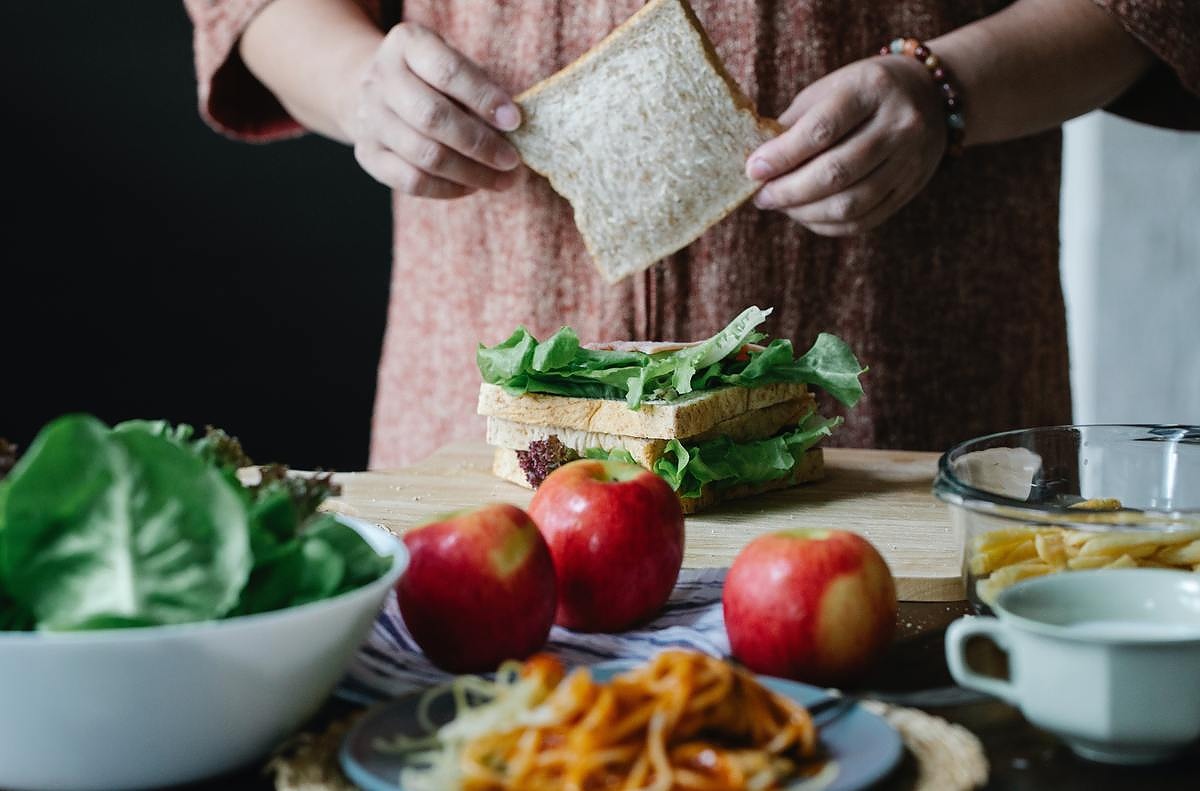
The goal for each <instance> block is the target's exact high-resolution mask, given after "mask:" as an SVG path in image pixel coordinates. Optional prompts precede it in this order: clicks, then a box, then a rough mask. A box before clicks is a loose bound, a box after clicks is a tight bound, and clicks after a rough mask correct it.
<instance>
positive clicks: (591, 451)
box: [583, 448, 637, 464]
mask: <svg viewBox="0 0 1200 791" xmlns="http://www.w3.org/2000/svg"><path fill="white" fill-rule="evenodd" d="M583 457H584V458H585V459H599V460H601V461H623V462H625V463H626V464H637V461H636V460H635V459H634V458H633V454H631V453H630V452H629V451H627V450H625V449H624V448H613V449H612V450H605V449H604V448H588V449H587V450H585V451H584V452H583Z"/></svg>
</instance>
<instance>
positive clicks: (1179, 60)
mask: <svg viewBox="0 0 1200 791" xmlns="http://www.w3.org/2000/svg"><path fill="white" fill-rule="evenodd" d="M1093 2H1095V3H1096V4H1097V5H1099V6H1100V7H1101V8H1103V9H1105V10H1106V11H1108V12H1109V13H1111V14H1112V15H1113V16H1115V17H1116V19H1117V21H1118V22H1119V23H1120V24H1121V26H1122V27H1123V28H1125V30H1126V31H1127V32H1128V33H1129V34H1130V35H1132V36H1133V37H1134V38H1136V39H1137V40H1138V41H1140V42H1141V43H1142V45H1143V46H1145V47H1146V48H1147V49H1148V50H1150V52H1152V53H1153V54H1154V56H1155V57H1156V58H1158V61H1159V62H1158V63H1157V64H1156V65H1155V66H1154V67H1153V68H1152V69H1151V70H1150V71H1149V72H1148V73H1147V74H1146V76H1145V77H1144V78H1143V79H1142V80H1141V81H1139V82H1138V84H1137V85H1135V86H1133V88H1131V89H1130V90H1129V91H1128V92H1127V93H1126V94H1125V95H1124V96H1122V97H1120V98H1119V99H1118V100H1117V101H1116V102H1114V103H1113V104H1112V105H1111V106H1109V107H1108V108H1106V109H1107V110H1109V111H1111V112H1114V113H1117V114H1118V115H1124V116H1126V117H1128V118H1132V119H1133V120H1135V121H1142V122H1144V123H1148V124H1154V125H1156V126H1165V127H1172V128H1176V129H1191V130H1197V129H1200V1H1198V0H1093Z"/></svg>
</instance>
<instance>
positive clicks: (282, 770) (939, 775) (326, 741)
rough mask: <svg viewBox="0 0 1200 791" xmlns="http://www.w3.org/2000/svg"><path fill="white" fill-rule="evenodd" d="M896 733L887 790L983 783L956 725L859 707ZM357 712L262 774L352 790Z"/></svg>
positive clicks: (305, 788)
mask: <svg viewBox="0 0 1200 791" xmlns="http://www.w3.org/2000/svg"><path fill="white" fill-rule="evenodd" d="M863 706H865V707H866V708H867V709H869V710H870V711H873V712H875V713H876V714H878V715H880V716H881V717H883V718H884V719H885V720H887V722H888V724H890V725H891V726H892V727H893V728H895V729H896V731H897V732H899V734H900V737H901V738H902V739H903V740H904V745H905V747H906V748H907V751H908V755H907V756H906V760H905V766H904V768H903V769H902V771H901V772H900V773H899V774H898V776H896V777H895V778H893V781H891V782H889V783H888V784H887V787H888V788H897V789H908V790H911V791H967V789H973V788H978V787H979V786H982V785H983V784H984V783H985V782H987V776H988V763H987V758H986V757H985V756H984V753H983V745H982V744H981V743H980V742H979V739H977V738H976V737H975V735H974V734H972V733H971V732H970V731H968V730H967V729H966V728H964V727H962V726H961V725H954V724H952V723H949V722H947V721H946V720H944V719H942V718H941V717H935V716H934V715H932V714H927V713H926V712H923V711H920V710H918V709H908V708H901V707H899V706H889V705H887V704H884V703H878V702H876V701H865V702H864V703H863ZM360 715H361V712H358V713H355V714H352V715H350V716H348V717H344V718H342V719H340V720H335V721H334V722H333V723H331V724H330V725H329V726H328V727H327V728H326V729H325V730H324V731H319V732H309V733H302V734H300V735H299V736H297V737H296V738H295V739H293V740H291V741H290V742H289V743H288V744H287V745H285V746H284V747H283V748H281V749H280V750H279V751H278V752H277V754H276V755H275V757H274V758H272V760H271V762H270V764H269V765H268V767H267V769H268V771H270V772H271V773H273V774H274V777H275V788H276V789H278V791H355V786H354V784H353V783H351V782H350V781H349V780H347V779H346V776H345V775H343V774H342V771H341V769H340V768H339V766H338V757H337V756H338V750H339V748H340V747H341V744H342V739H343V737H345V735H346V732H347V731H348V730H349V729H350V727H351V726H352V725H353V724H354V722H355V720H357V719H358V717H359V716H360Z"/></svg>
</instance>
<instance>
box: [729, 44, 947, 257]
mask: <svg viewBox="0 0 1200 791" xmlns="http://www.w3.org/2000/svg"><path fill="white" fill-rule="evenodd" d="M779 121H780V123H782V124H783V125H784V126H786V127H788V128H787V129H786V130H785V131H784V132H783V134H781V135H780V136H779V137H777V138H775V139H774V140H771V141H769V142H767V143H764V144H763V145H762V146H760V147H759V148H758V150H757V151H755V152H754V153H753V154H751V155H750V158H749V159H748V160H747V162H746V173H747V175H749V176H750V177H751V178H754V179H759V180H765V181H766V182H767V183H766V184H765V185H764V186H763V188H762V189H761V190H759V192H758V194H757V195H756V196H755V198H754V203H755V205H756V206H758V207H759V208H762V209H778V210H780V211H782V212H784V213H786V214H787V215H788V216H789V217H791V218H792V219H793V220H795V221H796V222H798V223H800V224H801V225H803V226H805V227H807V228H808V229H810V230H812V231H813V232H815V233H819V234H822V235H825V236H849V235H851V234H857V233H862V232H864V231H866V230H868V229H870V228H873V227H875V226H876V225H878V224H879V223H881V222H883V221H884V220H886V219H887V218H888V217H890V216H891V215H892V214H894V213H895V212H896V211H897V210H898V209H899V208H900V207H901V206H903V205H904V204H905V203H907V202H908V201H909V200H910V199H911V198H912V197H913V196H914V195H916V194H917V192H918V191H919V190H920V189H921V188H922V187H924V186H925V183H926V182H927V181H929V178H930V177H931V176H932V175H933V172H934V170H935V169H936V168H937V166H938V163H939V162H940V161H941V158H942V154H943V153H944V151H945V148H946V122H945V118H944V116H943V114H942V105H941V102H940V99H939V97H938V94H937V90H936V86H935V85H934V84H933V81H932V80H930V79H929V75H928V74H927V73H926V69H925V66H924V65H922V64H921V63H919V62H917V60H916V59H915V58H911V57H905V56H900V55H894V56H885V57H874V58H869V59H867V60H860V61H857V62H855V63H852V64H850V65H849V66H846V67H844V68H841V69H838V70H837V71H835V72H832V73H831V74H828V75H826V76H825V77H823V78H821V79H820V80H817V81H816V82H814V83H812V84H811V85H809V86H808V87H807V88H805V89H804V90H803V91H801V92H800V94H799V95H798V96H796V98H795V100H794V101H793V102H792V105H791V107H789V108H788V109H787V111H786V112H784V114H783V115H781V116H780V118H779Z"/></svg>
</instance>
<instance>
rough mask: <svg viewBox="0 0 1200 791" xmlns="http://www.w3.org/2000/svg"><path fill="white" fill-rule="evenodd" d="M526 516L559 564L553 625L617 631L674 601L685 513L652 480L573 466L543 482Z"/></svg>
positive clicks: (600, 464) (634, 470) (632, 472)
mask: <svg viewBox="0 0 1200 791" xmlns="http://www.w3.org/2000/svg"><path fill="white" fill-rule="evenodd" d="M529 515H530V516H532V517H533V521H534V522H535V523H536V524H537V526H538V529H540V530H541V531H542V535H543V536H545V538H546V543H547V544H549V545H550V554H551V555H552V556H553V558H554V572H555V575H556V577H557V578H558V615H557V617H556V619H555V622H556V623H558V624H560V625H562V626H566V627H568V628H570V629H576V630H579V631H584V632H618V631H621V630H623V629H628V628H629V627H630V626H633V625H634V624H637V623H640V622H642V621H645V620H647V619H649V618H650V617H651V616H653V615H654V614H655V613H656V612H658V611H659V609H661V608H662V606H663V604H665V603H666V601H667V598H668V597H669V596H670V595H671V590H672V589H673V588H674V587H675V581H676V580H677V579H678V578H679V567H680V566H682V565H683V511H682V509H681V508H680V506H679V498H678V497H677V496H676V495H675V492H674V491H673V490H672V489H671V486H670V485H669V484H668V483H667V482H666V481H665V480H663V479H662V478H661V477H659V476H658V475H656V474H655V473H653V472H650V471H649V470H647V469H645V468H644V467H639V466H638V465H636V464H625V463H623V462H616V461H602V460H596V459H580V460H579V461H573V462H571V463H570V464H566V465H563V466H562V467H559V468H558V469H557V470H555V471H554V472H552V473H550V475H548V476H547V477H546V480H545V481H543V482H542V485H541V486H539V487H538V490H537V493H536V494H534V496H533V501H532V502H531V503H530V504H529Z"/></svg>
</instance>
